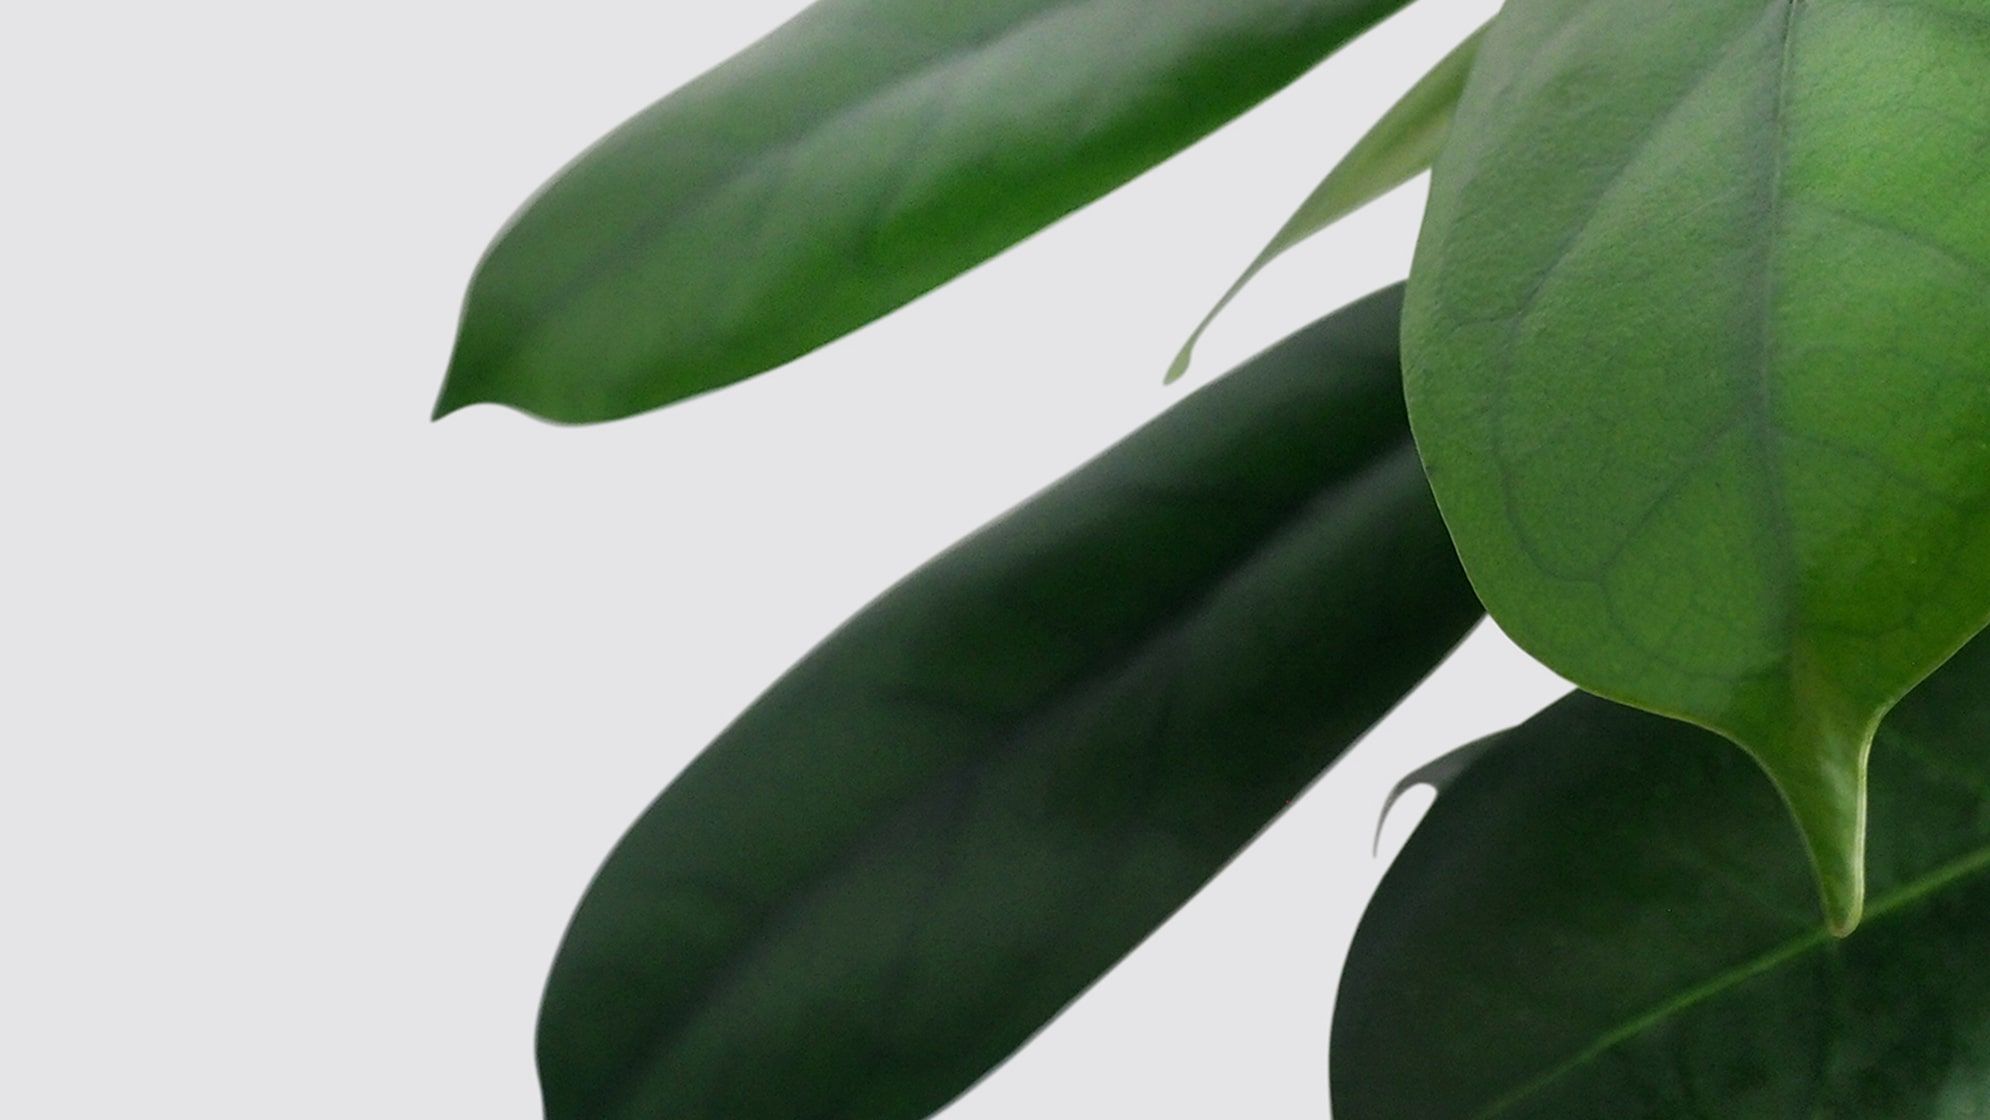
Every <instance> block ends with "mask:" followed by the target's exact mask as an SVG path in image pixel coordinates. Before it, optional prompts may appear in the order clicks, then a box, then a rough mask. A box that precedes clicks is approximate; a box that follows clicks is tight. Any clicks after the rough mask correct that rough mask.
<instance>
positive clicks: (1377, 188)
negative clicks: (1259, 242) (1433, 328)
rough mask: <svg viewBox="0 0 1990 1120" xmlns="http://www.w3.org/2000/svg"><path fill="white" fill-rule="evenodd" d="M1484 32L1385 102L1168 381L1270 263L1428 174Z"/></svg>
mask: <svg viewBox="0 0 1990 1120" xmlns="http://www.w3.org/2000/svg"><path fill="white" fill-rule="evenodd" d="M1485 31H1486V29H1485V28H1484V27H1480V28H1479V29H1478V30H1477V31H1474V32H1472V33H1471V34H1470V35H1468V36H1466V37H1465V39H1464V41H1463V42H1461V43H1459V44H1458V45H1457V46H1456V47H1454V48H1452V50H1451V52H1450V53H1449V54H1446V55H1445V56H1444V57H1443V58H1441V59H1439V60H1438V61H1437V64H1436V65H1435V66H1433V67H1431V69H1430V72H1429V73H1427V74H1425V75H1424V76H1423V77H1421V78H1419V79H1417V83H1416V84H1415V85H1414V86H1411V87H1410V90H1409V92H1408V93H1405V94H1404V95H1403V96H1402V98H1401V99H1400V100H1398V101H1397V102H1396V103H1395V104H1394V105H1391V106H1390V107H1389V109H1388V111H1387V112H1385V113H1383V114H1382V119H1381V120H1379V121H1376V122H1375V127H1373V128H1371V129H1369V130H1368V131H1367V132H1366V133H1365V134H1363V135H1362V137H1361V139H1359V140H1357V141H1355V143H1354V147H1352V148H1350V149H1348V152H1347V154H1346V155H1345V156H1343V157H1341V161H1340V162H1339V163H1337V164H1335V165H1334V167H1333V169H1332V170H1330V171H1328V172H1327V176H1326V178H1324V179H1322V180H1320V185H1319V186H1317V187H1314V188H1313V191H1312V193H1311V194H1309V195H1307V196H1306V200H1305V201H1304V202H1301V203H1300V204H1299V209H1297V210H1295V211H1294V212H1293V214H1292V216H1291V217H1290V218H1287V219H1286V221H1285V224H1284V225H1283V226H1280V227H1279V229H1278V232H1277V233H1274V234H1273V235H1272V237H1271V240H1270V241H1269V242H1267V243H1266V244H1265V247H1264V248H1263V249H1261V250H1259V252H1258V255H1257V256H1256V257H1255V258H1253V259H1252V261H1251V263H1250V264H1249V265H1247V266H1245V268H1244V271H1243V272H1242V274H1240V275H1239V276H1238V277H1237V279H1236V280H1234V281H1233V282H1231V284H1230V287H1229V288H1228V289H1226V290H1225V291H1224V293H1223V295H1222V296H1221V297H1220V298H1219V299H1217V301H1216V303H1215V305H1214V306H1213V307H1211V308H1210V309H1209V312H1208V314H1206V315H1204V316H1203V317H1202V321H1201V322H1199V323H1197V324H1196V326H1195V330H1194V331H1192V332H1190V333H1189V337H1188V341H1187V342H1184V343H1182V348H1181V350H1180V351H1179V352H1178V353H1177V354H1176V355H1175V360H1174V362H1173V364H1171V365H1170V366H1169V367H1168V375H1167V380H1168V381H1169V382H1174V381H1178V380H1180V379H1181V377H1182V375H1183V374H1186V373H1187V372H1188V368H1189V366H1190V364H1191V363H1193V362H1194V361H1195V348H1196V345H1197V344H1198V343H1200V342H1201V341H1202V336H1203V335H1204V334H1207V333H1208V331H1209V328H1210V325H1211V324H1213V323H1215V322H1216V319H1217V316H1219V315H1221V314H1223V311H1224V309H1225V308H1227V307H1229V306H1230V304H1231V303H1232V302H1234V301H1235V300H1236V298H1237V296H1238V295H1239V294H1241V293H1242V292H1243V290H1244V289H1245V288H1246V287H1248V286H1249V285H1250V282H1251V281H1252V280H1255V279H1257V276H1258V274H1259V273H1260V272H1263V271H1264V270H1265V268H1266V266H1268V265H1270V264H1271V262H1273V261H1275V260H1277V259H1278V258H1279V257H1282V256H1284V255H1285V254H1286V253H1287V252H1289V251H1290V250H1292V249H1293V248H1295V247H1297V246H1299V245H1300V244H1302V243H1304V242H1305V241H1306V240H1307V239H1308V238H1310V237H1312V236H1314V235H1315V234H1319V233H1324V232H1325V231H1326V230H1328V229H1329V228H1331V227H1332V226H1334V225H1335V224H1336V223H1338V222H1339V221H1340V220H1341V219H1342V218H1345V217H1347V216H1348V215H1350V214H1353V213H1354V212H1355V211H1357V210H1359V209H1361V208H1362V207H1364V206H1366V205H1368V204H1369V203H1371V202H1374V201H1375V200H1376V199H1379V198H1381V197H1382V196H1383V195H1385V194H1388V193H1389V192H1390V191H1392V190H1395V189H1396V188H1397V187H1400V186H1402V185H1403V184H1404V183H1407V182H1409V181H1410V180H1411V179H1414V178H1416V177H1417V176H1418V175H1421V174H1423V173H1424V172H1425V171H1428V170H1430V164H1431V161H1432V160H1434V159H1436V158H1437V152H1438V150H1439V149H1440V148H1442V147H1443V146H1444V137H1445V136H1446V135H1448V134H1449V133H1450V131H1451V119H1452V117H1453V116H1454V115H1455V113H1456V112H1457V108H1458V99H1459V97H1460V95H1462V94H1463V93H1464V91H1465V79H1466V78H1467V77H1468V76H1469V75H1470V74H1471V72H1472V62H1473V60H1474V59H1475V58H1477V57H1478V52H1479V43H1480V41H1481V40H1482V39H1484V37H1485Z"/></svg>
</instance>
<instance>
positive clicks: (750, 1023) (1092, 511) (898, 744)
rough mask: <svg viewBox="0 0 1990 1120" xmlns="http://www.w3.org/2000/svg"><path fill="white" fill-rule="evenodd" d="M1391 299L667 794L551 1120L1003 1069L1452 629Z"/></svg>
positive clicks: (842, 654)
mask: <svg viewBox="0 0 1990 1120" xmlns="http://www.w3.org/2000/svg"><path fill="white" fill-rule="evenodd" d="M1399 303H1400V295H1399V293H1398V292H1395V291H1392V292H1388V293H1384V294H1382V295H1379V296H1376V297H1372V298H1370V299H1368V300H1366V301H1363V302H1362V303H1359V304H1356V305H1355V306H1353V307H1352V308H1350V309H1348V310H1347V311H1344V312H1342V313H1340V314H1338V315H1336V316H1334V317H1332V318H1330V319H1328V320H1325V321H1324V322H1322V323H1320V324H1317V325H1315V326H1314V327H1312V328H1309V329H1308V330H1306V331H1304V332H1302V333H1300V334H1298V335H1296V336H1294V337H1293V338H1292V339H1290V340H1288V341H1286V342H1285V343H1283V344H1281V345H1279V346H1278V347H1276V348H1274V349H1272V350H1270V351H1268V352H1267V353H1265V354H1264V355H1262V356H1260V357H1259V358H1257V359H1256V360H1254V361H1253V362H1251V363H1250V364H1249V365H1247V366H1246V367H1244V368H1243V369H1240V370H1239V371H1237V372H1236V373H1234V374H1232V375H1230V376H1229V377H1227V378H1224V379H1223V380H1221V381H1219V382H1218V383H1216V384H1214V385H1213V386H1211V387H1210V388H1209V389H1207V390H1205V391H1203V392H1199V393H1197V394H1195V395H1193V396H1191V397H1189V398H1188V399H1186V400H1185V401H1183V402H1182V403H1181V404H1180V405H1178V406H1177V407H1176V408H1175V409H1173V410H1172V411H1170V412H1169V413H1167V414H1166V415H1164V416H1163V417H1161V418H1160V419H1159V420H1157V421H1155V422H1154V423H1153V424H1151V425H1149V426H1148V427H1147V428H1145V429H1143V430H1141V431H1140V432H1138V433H1136V434H1135V435H1134V436H1133V437H1131V438H1130V439H1129V440H1127V441H1126V442H1124V443H1122V444H1121V445H1119V446H1118V447H1117V448H1115V449H1113V450H1111V451H1109V452H1107V453H1106V454H1105V455H1104V456H1103V457H1102V458H1100V459H1098V460H1096V461H1094V462H1093V463H1091V464H1090V465H1089V466H1086V467H1085V468H1083V469H1082V470H1080V471H1078V472H1077V473H1076V474H1073V475H1072V476H1070V477H1069V478H1067V479H1066V480H1064V481H1063V482H1061V483H1059V484H1058V485H1056V486H1055V487H1053V488H1051V489H1050V490H1048V491H1046V492H1045V493H1044V494H1042V495H1041V496H1039V497H1038V498H1036V499H1034V500H1033V501H1031V502H1029V503H1028V504H1026V505H1024V506H1022V507H1020V508H1019V509H1017V510H1015V511H1013V512H1011V513H1010V514H1009V515H1007V516H1006V517H1003V518H1002V519H1000V520H998V521H996V522H995V523H993V524H992V525H990V526H989V527H988V528H986V529H984V530H982V531H981V532H980V533H979V534H977V535H975V536H973V537H970V538H969V539H968V540H967V541H965V542H963V543H962V544H960V545H958V546H956V547H955V548H954V549H952V550H951V551H949V552H947V553H945V554H943V555H942V556H941V557H940V558H939V559H937V560H935V561H934V562H933V563H932V564H930V565H928V566H927V567H926V568H924V569H922V570H921V571H919V572H918V573H916V574H915V575H913V576H911V577H910V578H908V579H907V580H906V581H905V582H903V583H901V584H900V585H899V586H897V587H896V588H894V589H893V590H891V591H890V592H888V593H887V594H886V595H885V596H884V597H883V598H881V599H879V600H878V601H877V602H876V603H874V604H872V605H871V606H870V607H869V608H867V609H866V610H864V611H863V612H862V613H861V614H859V615H858V616H857V617H856V618H855V619H853V620H852V621H851V622H850V623H848V624H847V625H845V626H844V627H843V628H842V629H841V630H840V631H838V632H837V633H836V634H835V635H834V636H833V637H831V638H830V639H829V640H828V641H827V642H825V643H824V644H823V645H822V646H821V647H820V648H818V649H817V650H816V651H815V652H814V653H812V654H810V655H809V656H808V657H807V658H806V659H805V660H803V661H802V662H801V663H800V664H799V665H797V666H796V667H795V668H794V669H793V670H792V671H791V672H790V673H789V674H788V675H787V676H786V677H785V678H783V679H782V680H781V681H780V682H779V683H778V684H776V685H775V686H774V687H773V688H772V689H771V690H770V691H769V692H768V693H767V694H766V695H765V696H764V697H762V698H761V699H760V700H759V701H758V702H757V703H756V704H755V705H754V706H753V707H752V708H751V709H750V710H748V711H747V713H746V714H745V715H744V716H742V717H741V718H740V720H739V721H738V722H737V723H735V724H734V725H733V726H732V727H731V728H730V729H728V730H727V731H726V732H725V733H724V734H723V735H722V736H721V737H720V738H719V739H718V741H717V742H716V743H714V744H713V745H712V747H711V748H710V749H709V750H708V751H707V752H706V753H705V754H704V755H703V756H701V757H700V758H699V759H698V760H697V761H696V762H695V763H693V764H692V766H691V767H690V768H689V769H688V770H686V771H685V773H684V774H683V776H682V777H680V778H679V779H678V780H677V781H676V782H675V783H674V784H673V785H672V786H671V787H670V788H669V789H668V790H667V791H665V793H664V794H663V796H662V798H661V799H660V800H658V801H657V802H656V804H655V805H653V806H652V807H651V808H650V809H649V811H648V812H647V813H645V814H644V816H643V817H642V819H641V820H640V821H638V822H637V824H636V826H635V828H634V829H633V831H631V832H630V833H629V835H628V836H627V837H626V838H625V839H624V840H623V841H622V843H621V846H620V847H619V848H617V849H616V851H615V853H614V855H612V856H611V857H610V858H609V860H608V862H607V864H606V865H605V866H604V867H603V869H602V871H601V873H600V875H599V877H598V878H597V879H596V880H595V882H594V885H593V886H592V887H591V888H590V890H589V891H588V894H587V897H586V899H585V900H584V901H583V902H582V904H581V906H580V910H579V912H578V914H577V915H576V916H575V919H574V923H573V926H572V928H571V930H570V931H569V932H568V934H567V938H566V942H565V944H564V946H563V947H562V948H561V950H560V956H559V960H558V962H557V963H556V964H555V966H554V969H553V976H552V980H551V983H550V986H549V987H548V990H547V993H546V1002H545V1007H544V1011H543V1014H542V1018H541V1022H540V1033H539V1055H540V1071H541V1076H542V1081H543V1084H544V1087H545V1096H546V1109H547V1115H548V1116H549V1117H550V1118H551V1120H655V1118H658V1117H694V1116H704V1117H724V1118H725V1120H793V1118H794V1117H811V1116H850V1117H863V1118H864V1120H910V1118H916V1117H922V1116H925V1115H927V1114H929V1113H930V1112H932V1111H933V1110H934V1109H937V1108H939V1107H940V1106H941V1105H943V1104H945V1103H946V1102H947V1101H948V1100H949V1099H951V1098H952V1097H954V1096H955V1095H956V1094H958V1093H959V1092H961V1091H962V1090H963V1089H965V1088H966V1087H967V1086H968V1085H969V1084H971V1083H972V1082H973V1081H974V1080H975V1079H977V1078H978V1077H980V1076H981V1075H982V1074H983V1073H984V1072H986V1071H987V1070H988V1069H989V1068H991V1067H992V1066H994V1065H995V1064H996V1063H997V1062H999V1061H1000V1060H1001V1059H1002V1058H1003V1057H1005V1056H1006V1055H1007V1054H1009V1053H1010V1052H1011V1051H1012V1050H1014V1049H1015V1048H1016V1047H1017V1046H1019V1045H1021V1044H1022V1042H1023V1041H1024V1040H1025V1039H1027V1038H1028V1037H1029V1036H1030V1034H1031V1033H1033V1032H1034V1031H1036V1030H1037V1029H1038V1028H1039V1027H1041V1026H1042V1025H1043V1024H1044V1023H1045V1022H1046V1021H1047V1020H1048V1019H1050V1018H1051V1017H1052V1016H1053V1015H1055V1014H1056V1013H1057V1012H1058V1011H1059V1010H1060V1009H1061V1008H1062V1007H1064V1005H1065V1004H1066V1003H1067V1002H1069V1001H1070V1000H1071V999H1072V998H1073V997H1075V996H1076V995H1078V993H1079V992H1080V991H1082V990H1083V989H1084V988H1085V987H1086V986H1087V985H1088V984H1090V983H1091V982H1092V981H1093V980H1094V979H1095V978H1096V977H1098V976H1099V975H1100V974H1101V973H1102V972H1104V971H1105V970H1106V969H1107V968H1109V967H1111V966H1112V964H1113V963H1114V962H1116V961H1117V960H1118V959H1119V958H1120V957H1121V956H1122V955H1124V954H1125V953H1126V952H1127V951H1128V950H1130V949H1131V948H1133V946H1134V945H1135V944H1137V943H1138V942H1139V941H1140V940H1141V939H1142V938H1143V937H1145V936H1146V935H1147V933H1148V932H1149V931H1151V930H1152V929H1153V928H1154V927H1155V926H1156V925H1158V924H1159V923H1160V922H1161V921H1162V920H1163V919H1165V918H1166V917H1167V916H1168V915H1169V914H1170V913H1172V912H1173V911H1174V910H1175V909H1176V908H1177V907H1178V906H1180V905H1181V904H1182V903H1183V902H1184V901H1186V900H1187V899H1188V898H1189V896H1190V895H1192V894H1194V893H1195V891H1196V890H1197V889H1198V888H1200V887H1201V886H1202V884H1203V883H1204V882H1206V881H1207V880H1208V879H1209V877H1210V876H1211V875H1213V874H1215V872H1216V871H1217V870H1218V869H1219V868H1220V867H1221V866H1222V865H1223V864H1224V863H1225V862H1226V861H1228V860H1229V859H1230V858H1231V856H1233V855H1234V854H1235V853H1236V852H1237V850H1238V849H1239V848H1240V847H1242V846H1243V845H1244V844H1245V843H1246V842H1247V841H1248V840H1249V839H1250V838H1251V837H1252V836H1253V835H1254V834H1256V833H1257V831H1258V830H1259V829H1261V828H1262V827H1264V825H1265V824H1266V823H1267V822H1268V821H1270V820H1271V819H1272V818H1273V817H1274V816H1276V815H1277V814H1278V813H1279V812H1280V811H1281V810H1282V809H1283V808H1284V807H1285V806H1286V805H1287V804H1288V803H1290V801H1291V800H1292V799H1293V798H1294V797H1296V796H1297V795H1298V794H1299V793H1300V791H1301V790H1303V789H1304V788H1305V787H1306V785H1307V784H1308V783H1309V782H1311V781H1312V780H1313V779H1314V777H1315V776H1317V775H1318V774H1319V773H1320V771H1321V770H1322V769H1323V768H1324V767H1326V766H1327V765H1328V764H1329V763H1331V762H1332V761H1333V760H1334V759H1335V758H1336V757H1337V756H1338V755H1339V754H1340V753H1341V751H1342V750H1344V749H1345V748H1346V746H1347V745H1348V744H1349V743H1350V742H1351V741H1353V740H1354V739H1355V738H1356V737H1357V736H1359V735H1360V734H1361V733H1362V732H1363V731H1364V730H1365V729H1366V728H1367V727H1368V726H1369V725H1370V724H1371V723H1372V722H1373V721H1374V720H1376V719H1377V718H1378V717H1379V716H1380V715H1381V714H1382V713H1383V712H1384V711H1385V710H1386V709H1387V708H1388V707H1390V706H1391V705H1392V704H1393V703H1395V701H1396V700H1397V698H1399V697H1400V696H1402V695H1403V693H1404V692H1406V691H1407V690H1408V689H1409V688H1410V687H1411V686H1412V685H1414V684H1415V683H1416V681H1417V680H1418V679H1419V678H1421V677H1422V676H1423V675H1424V673H1425V672H1426V671H1428V670H1429V669H1430V668H1431V667H1432V666H1433V665H1435V664H1436V663H1437V661H1439V660H1440V659H1441V658H1442V657H1443V656H1444V655H1445V653H1446V652H1447V651H1448V650H1449V649H1450V648H1451V647H1452V645H1453V644H1454V643H1455V642H1456V641H1457V640H1458V639H1459V638H1460V637H1461V636H1462V635H1463V634H1464V632H1465V631H1466V629H1468V628H1469V627H1470V626H1471V625H1472V623H1473V622H1474V621H1475V620H1476V619H1477V618H1478V617H1479V608H1478V605H1477V601H1476V600H1475V599H1474V598H1473V597H1472V594H1471V592H1470V590H1469V588H1468V587H1467V585H1466V583H1465V580H1464V576H1463V574H1462V573H1461V572H1460V571H1459V570H1458V568H1457V565H1456V558H1455V556H1454V555H1453V553H1452V551H1451V547H1450V544H1449V542H1448V540H1447V539H1446V536H1445V532H1444V527H1443V524H1442V522H1441V520H1440V519H1439V518H1438V516H1437V511H1436V507H1435V506H1434V505H1433V504H1432V503H1431V501H1430V497H1429V492H1428V489H1427V487H1426V486H1425V484H1424V482H1423V475H1422V471H1421V469H1420V468H1419V466H1418V464H1417V461H1416V456H1415V453H1414V450H1413V449H1412V447H1411V446H1410V442H1409V432H1408V426H1407V423H1406V421H1405V419H1404V417H1403V414H1402V402H1401V392H1400V374H1399V370H1398V364H1397V358H1396V335H1397V324H1398V309H1399Z"/></svg>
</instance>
